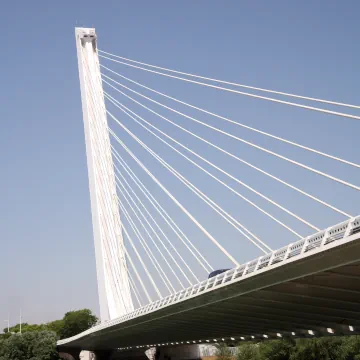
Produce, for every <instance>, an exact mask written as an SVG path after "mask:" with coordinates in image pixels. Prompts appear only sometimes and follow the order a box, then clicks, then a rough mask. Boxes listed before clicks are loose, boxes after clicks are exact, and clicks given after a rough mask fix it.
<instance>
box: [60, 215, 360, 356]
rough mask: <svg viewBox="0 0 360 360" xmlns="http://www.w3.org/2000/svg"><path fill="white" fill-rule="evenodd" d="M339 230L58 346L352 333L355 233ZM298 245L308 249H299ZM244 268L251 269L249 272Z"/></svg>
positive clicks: (359, 290)
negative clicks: (278, 258)
mask: <svg viewBox="0 0 360 360" xmlns="http://www.w3.org/2000/svg"><path fill="white" fill-rule="evenodd" d="M356 221H357V223H358V222H359V219H356ZM356 221H355V222H356ZM355 222H354V220H353V222H352V225H354V224H355ZM357 223H356V224H357ZM340 225H341V226H342V227H339V226H340ZM340 225H339V226H338V228H337V229H340V228H341V229H345V230H341V233H342V235H341V236H335V237H334V239H335V240H336V241H330V242H328V243H327V244H325V241H324V236H323V237H321V238H320V240H319V241H320V244H318V245H317V246H314V247H311V243H309V241H308V240H309V239H307V241H306V240H305V241H304V243H303V244H302V246H300V247H299V248H300V250H298V248H297V247H296V244H297V243H296V244H293V245H289V247H290V246H291V251H292V252H294V251H297V255H296V256H292V257H291V256H289V251H285V254H283V255H282V256H284V257H283V260H282V261H279V262H272V263H271V264H270V265H266V266H263V267H261V264H263V262H261V260H262V259H264V258H266V256H265V257H262V258H260V259H257V261H256V262H255V264H256V265H255V266H253V265H252V263H253V262H250V263H248V264H247V265H246V269H243V272H242V275H241V276H239V277H237V278H236V276H234V270H232V271H233V272H229V273H228V275H229V274H231V277H230V280H229V281H223V279H224V278H220V280H221V281H220V282H219V284H218V285H217V284H216V283H215V285H214V286H213V287H212V288H206V285H202V284H209V283H210V282H209V281H206V282H204V283H201V284H198V285H197V286H198V288H197V289H199V287H200V290H201V291H200V290H199V291H197V293H196V292H195V293H194V294H191V296H189V297H186V296H183V297H182V298H180V299H179V298H178V299H176V298H175V300H174V299H173V300H174V301H169V302H168V304H162V305H161V307H160V306H159V307H158V308H156V306H154V304H153V305H152V306H153V308H151V307H149V306H150V305H149V306H148V307H145V308H146V311H145V310H144V309H145V308H144V309H143V310H138V313H137V314H136V316H132V317H131V316H129V318H128V319H122V318H121V319H118V320H114V321H112V322H110V323H108V324H104V325H101V326H98V327H96V328H93V329H90V330H88V331H86V332H84V333H82V334H80V335H77V336H75V337H73V338H70V339H65V340H62V341H60V342H59V343H58V345H59V347H60V348H61V347H70V348H81V349H88V350H96V349H115V348H123V347H128V346H139V345H152V344H162V343H170V342H181V341H184V342H186V341H193V340H196V341H199V340H202V341H205V340H207V339H216V338H223V337H225V338H230V337H237V339H239V337H240V336H243V337H249V336H259V337H263V335H264V334H266V335H268V336H269V337H272V336H275V337H276V336H277V334H278V333H280V334H282V335H283V336H284V335H293V333H295V335H296V336H301V335H308V334H309V332H308V331H309V330H312V331H313V332H314V334H315V335H323V334H328V330H327V329H328V328H331V329H333V331H334V332H335V334H340V333H352V332H353V331H354V332H357V331H358V330H359V329H360V281H359V280H360V232H358V231H357V230H356V231H353V232H352V233H353V234H352V235H351V233H350V232H349V233H348V234H349V235H350V236H345V235H346V229H347V228H348V227H347V226H348V223H346V226H345V227H344V224H340ZM353 228H354V226H353ZM335 233H336V232H335ZM338 233H340V231H339V232H338ZM344 234H345V235H344ZM315 235H316V234H315ZM299 243H300V242H299ZM294 245H295V247H294ZM304 246H306V247H307V249H308V250H309V251H301V249H302V248H303V247H304ZM309 246H310V247H309ZM289 247H287V249H288V248H289ZM279 252H282V253H284V249H280V250H279V251H277V252H275V254H276V253H279ZM286 253H287V254H286ZM269 259H270V256H269V258H268V259H267V260H266V261H270V260H269ZM273 260H274V257H273V258H272V260H271V261H273ZM250 266H253V267H254V268H253V270H252V271H251V272H248V271H249V267H250ZM228 275H226V274H225V275H223V274H222V276H225V277H226V276H228ZM218 280H219V278H218V279H216V278H215V280H214V281H218ZM208 286H209V285H208ZM201 287H203V288H201ZM177 296H178V297H179V294H178V295H177ZM141 312H142V313H143V314H141Z"/></svg>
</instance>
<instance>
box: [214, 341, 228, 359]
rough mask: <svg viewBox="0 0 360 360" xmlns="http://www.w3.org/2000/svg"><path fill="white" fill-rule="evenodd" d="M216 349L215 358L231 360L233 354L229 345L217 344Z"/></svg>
mask: <svg viewBox="0 0 360 360" xmlns="http://www.w3.org/2000/svg"><path fill="white" fill-rule="evenodd" d="M215 347H216V352H215V356H216V358H217V359H218V360H231V358H232V353H231V350H230V349H229V347H228V346H227V344H225V343H220V344H215Z"/></svg>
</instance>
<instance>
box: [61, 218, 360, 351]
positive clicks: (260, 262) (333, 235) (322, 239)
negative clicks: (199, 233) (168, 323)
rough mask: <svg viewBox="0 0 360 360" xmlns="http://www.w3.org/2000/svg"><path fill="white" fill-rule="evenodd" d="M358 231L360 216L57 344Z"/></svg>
mask: <svg viewBox="0 0 360 360" xmlns="http://www.w3.org/2000/svg"><path fill="white" fill-rule="evenodd" d="M358 232H360V216H357V217H355V218H352V219H350V220H347V221H344V222H342V223H340V224H338V225H335V226H332V227H330V228H328V229H326V230H323V231H320V232H317V233H315V234H313V235H311V236H308V237H306V238H305V239H301V240H299V241H297V242H295V243H292V244H289V245H287V246H285V247H283V248H281V249H279V250H276V251H273V252H271V253H269V254H266V255H264V256H260V257H259V258H257V259H255V260H252V261H249V262H247V263H246V264H243V265H239V266H238V267H236V268H233V269H230V270H228V271H226V272H224V273H221V274H219V275H216V276H215V277H212V278H210V279H206V280H204V281H202V282H200V283H198V284H195V285H193V286H190V287H189V288H187V289H184V290H181V291H179V292H177V293H175V294H172V295H169V296H167V297H165V298H162V299H159V300H157V301H155V302H152V303H149V304H147V305H145V306H143V307H140V308H138V309H136V310H134V311H133V312H131V313H128V314H126V315H124V316H121V317H119V318H117V319H114V320H111V321H108V322H105V323H103V324H100V325H96V326H94V327H92V328H90V329H88V330H86V331H84V332H82V333H80V334H78V335H75V336H73V337H71V338H68V339H64V340H60V341H58V345H63V344H66V343H69V342H71V341H74V340H77V339H80V338H81V337H83V336H86V335H89V334H91V333H94V332H96V331H99V330H101V329H104V328H108V327H111V326H114V325H117V324H120V323H122V322H125V321H128V320H131V319H134V318H136V317H138V316H142V315H145V314H148V313H151V312H153V311H156V310H158V309H161V308H164V307H166V306H170V305H173V304H175V303H178V302H181V301H183V300H185V299H189V298H191V297H195V296H198V295H199V294H202V293H205V292H208V291H211V290H213V289H216V288H219V287H221V286H226V285H229V284H230V283H233V282H237V281H241V280H242V279H243V278H244V277H247V275H250V274H251V276H253V275H255V274H256V273H257V272H259V271H264V269H265V270H267V269H270V268H271V266H272V265H275V264H278V263H286V262H287V261H288V260H290V259H292V258H294V257H299V258H300V256H301V255H304V254H306V253H308V252H311V251H314V250H315V249H319V250H320V249H321V250H322V249H324V250H326V246H327V245H328V244H331V243H333V242H334V241H339V240H342V239H344V238H347V237H349V236H351V235H353V234H355V233H358Z"/></svg>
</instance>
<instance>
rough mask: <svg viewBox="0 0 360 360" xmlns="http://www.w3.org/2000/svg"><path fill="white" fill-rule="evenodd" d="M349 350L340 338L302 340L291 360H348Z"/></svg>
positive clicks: (298, 343)
mask: <svg viewBox="0 0 360 360" xmlns="http://www.w3.org/2000/svg"><path fill="white" fill-rule="evenodd" d="M347 355H348V350H347V348H346V346H344V343H343V339H342V338H340V337H324V338H319V339H308V340H305V339H302V340H299V341H298V342H297V346H296V348H295V351H294V352H293V353H292V355H291V357H290V360H346V358H347Z"/></svg>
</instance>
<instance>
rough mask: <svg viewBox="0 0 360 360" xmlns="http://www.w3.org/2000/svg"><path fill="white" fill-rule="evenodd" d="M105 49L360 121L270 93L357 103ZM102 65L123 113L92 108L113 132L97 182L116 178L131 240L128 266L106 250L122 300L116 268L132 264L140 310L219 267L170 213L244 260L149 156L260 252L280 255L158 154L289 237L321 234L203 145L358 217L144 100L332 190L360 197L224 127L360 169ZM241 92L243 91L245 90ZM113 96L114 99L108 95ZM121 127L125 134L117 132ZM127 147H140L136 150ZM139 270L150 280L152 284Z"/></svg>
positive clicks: (129, 63) (174, 73)
mask: <svg viewBox="0 0 360 360" xmlns="http://www.w3.org/2000/svg"><path fill="white" fill-rule="evenodd" d="M99 53H100V54H99V57H100V58H101V59H104V60H107V61H111V62H112V63H117V64H121V65H124V66H125V67H126V68H127V67H130V68H134V69H137V70H141V71H145V72H150V73H152V74H155V75H159V76H163V77H168V78H171V79H174V80H180V81H184V82H187V83H191V84H195V85H199V86H202V87H209V88H212V89H215V90H220V91H225V92H230V93H234V94H237V95H241V96H246V97H252V98H255V99H258V100H265V101H270V102H274V103H277V104H282V105H287V106H292V107H296V108H301V109H303V110H311V111H316V112H320V113H325V114H328V115H334V116H337V117H344V118H349V119H355V120H359V119H360V117H359V116H357V115H353V114H349V113H343V112H339V111H333V110H329V109H326V108H322V107H318V106H309V105H307V104H301V103H298V102H294V101H288V100H283V99H280V98H277V97H273V95H274V96H281V97H288V98H292V99H296V100H298V101H300V100H304V101H307V102H315V103H318V104H323V105H331V106H339V107H343V108H348V109H353V110H357V109H360V106H358V105H352V104H348V103H345V102H336V101H330V100H324V99H320V98H316V97H308V96H303V95H296V94H292V93H287V92H282V91H277V90H273V89H266V88H263V87H255V86H250V85H246V84H242V83H236V82H231V81H225V80H219V79H216V78H212V77H206V76H201V75H196V74H193V73H189V72H183V71H178V70H173V69H170V68H166V67H161V66H157V65H151V64H148V63H144V62H140V61H136V60H132V59H129V58H126V57H122V56H118V55H114V54H112V53H109V52H106V51H102V50H99ZM100 66H101V68H102V69H103V71H104V72H102V73H101V76H102V78H101V81H102V83H103V85H104V86H106V89H105V90H104V91H103V96H104V98H105V99H106V101H107V103H108V104H109V105H110V106H112V107H113V108H115V109H116V110H117V111H119V112H120V114H121V115H120V116H115V115H114V112H113V111H110V110H109V107H107V108H106V109H101V108H99V107H98V106H97V104H96V103H95V102H93V103H92V104H91V106H92V108H93V112H94V114H99V113H100V112H104V111H106V114H107V118H108V122H109V134H110V136H111V139H112V145H111V153H112V162H113V168H112V169H110V172H109V169H108V168H107V165H106V164H98V167H99V169H101V172H100V173H99V174H97V176H98V181H99V182H101V181H103V179H104V176H107V175H106V174H109V173H110V174H113V176H114V178H115V180H116V187H117V206H119V209H120V212H121V218H122V220H121V228H122V231H123V235H124V253H125V256H126V260H127V263H129V265H130V267H129V268H127V266H126V263H124V262H123V261H120V259H118V258H117V257H116V254H117V251H116V248H115V246H116V245H115V244H107V248H106V252H107V254H108V257H109V261H110V262H111V264H110V262H109V263H108V264H107V266H108V271H109V274H110V275H111V278H112V281H113V286H114V288H115V289H116V291H117V293H118V296H119V297H121V296H122V291H121V289H120V287H119V285H118V280H117V275H116V274H118V273H120V271H119V269H120V267H121V266H125V268H126V273H127V275H128V277H129V287H130V289H131V293H132V295H133V297H134V299H135V300H136V303H137V304H138V306H142V305H143V304H144V303H146V302H152V301H153V299H154V298H163V297H164V296H165V293H167V294H174V293H176V292H177V291H178V289H186V286H192V285H194V284H195V283H198V282H199V281H201V280H202V277H203V276H204V274H206V275H207V274H208V273H209V272H211V271H213V270H214V267H213V266H212V265H210V262H209V261H208V260H207V256H205V253H204V252H203V250H200V249H199V243H198V244H196V241H195V240H194V238H193V236H189V235H187V234H186V232H187V229H186V228H184V227H183V225H179V223H178V219H177V217H176V216H174V215H172V214H171V212H172V211H173V209H177V210H176V211H177V212H179V213H180V214H181V216H183V218H184V219H187V221H190V224H192V225H191V226H192V227H193V228H195V229H196V231H197V232H199V233H200V234H201V236H202V239H205V240H202V242H203V243H206V241H209V243H206V244H212V245H213V246H215V248H216V249H217V251H219V253H220V254H222V256H223V257H224V258H225V259H227V261H228V262H229V263H231V264H233V265H234V266H237V265H238V264H239V262H238V259H237V254H235V253H233V252H232V251H231V250H230V249H228V247H227V246H225V245H224V244H223V241H222V240H221V238H218V236H215V235H214V234H213V232H212V230H210V226H209V225H211V224H207V223H203V222H202V221H201V220H203V219H202V218H201V217H198V216H196V215H195V212H194V209H193V207H189V205H188V204H187V203H186V202H185V201H184V200H183V199H182V198H181V197H180V196H179V195H177V194H176V193H174V192H173V191H171V190H170V188H169V187H168V186H166V185H165V183H164V182H163V181H162V178H161V177H160V174H158V173H157V171H158V170H156V171H154V170H153V169H152V168H151V162H147V160H146V158H143V156H147V157H149V158H151V159H152V160H153V161H155V163H156V164H158V165H159V168H161V169H163V171H165V172H166V174H167V175H166V176H167V177H170V178H171V179H174V180H175V181H176V183H177V184H179V186H182V187H183V188H184V189H185V190H186V191H187V193H188V194H190V195H191V196H192V197H194V195H195V197H194V199H195V200H193V201H200V202H201V204H203V206H205V207H206V208H207V209H210V211H211V213H212V214H216V215H217V216H218V218H219V219H221V221H222V222H223V223H224V224H227V226H228V225H230V227H231V229H233V230H235V232H236V234H237V235H238V238H239V239H242V240H243V241H248V242H249V243H251V244H252V245H254V246H255V247H256V249H257V251H261V252H262V253H263V254H268V253H271V252H272V251H273V250H272V248H271V246H270V244H268V241H269V240H271V239H266V240H267V241H265V240H264V239H262V238H260V236H259V235H257V234H255V232H256V231H255V229H251V228H250V227H249V226H248V225H246V224H245V222H244V221H243V219H242V218H241V216H239V215H238V214H237V216H235V215H233V214H232V213H231V211H229V210H227V209H226V206H224V205H223V204H222V202H220V201H219V200H216V199H215V198H214V197H213V196H212V195H211V194H210V192H211V191H209V187H207V188H206V189H202V188H201V187H200V186H198V184H196V182H195V181H191V180H190V179H189V175H188V174H187V173H186V172H184V171H182V170H181V169H180V167H179V164H177V163H174V164H172V161H170V160H167V159H165V156H163V155H162V154H160V153H159V150H157V148H159V149H160V148H166V149H167V150H166V154H167V153H169V154H173V155H172V156H173V159H174V158H175V157H176V158H178V157H179V158H181V159H182V160H184V161H185V162H186V164H188V165H189V166H190V167H191V168H193V169H194V171H196V172H197V173H199V174H201V176H205V178H207V179H208V181H209V184H216V185H217V186H219V188H220V189H222V190H221V191H223V190H225V192H224V194H225V196H224V198H226V197H227V196H229V195H231V196H232V197H233V198H235V199H240V201H241V202H243V203H244V206H250V207H251V208H252V209H254V211H256V212H258V213H259V215H261V216H264V217H265V218H267V219H269V220H270V221H272V222H273V223H274V225H275V226H280V227H281V228H283V229H286V230H287V231H289V233H290V234H291V236H295V237H296V238H304V237H306V236H307V235H308V234H305V233H303V232H300V231H299V230H298V229H297V226H298V225H301V226H302V227H304V228H305V227H306V228H307V229H308V231H320V227H319V226H318V225H316V224H314V223H313V222H312V221H309V220H307V219H305V218H304V217H303V216H300V215H299V214H297V213H296V212H295V211H294V210H293V209H291V206H292V207H294V204H291V205H290V206H288V205H285V204H282V203H281V202H280V201H278V200H276V199H275V197H274V196H273V195H271V194H266V191H262V190H259V189H257V188H256V186H254V185H253V184H252V183H251V181H250V182H249V181H245V179H240V178H239V177H238V176H235V175H234V174H233V173H232V171H229V170H225V169H224V167H223V166H222V165H221V164H219V163H217V161H215V160H213V159H211V158H210V157H209V156H208V155H207V154H202V153H201V152H200V151H198V146H199V144H204V145H206V146H209V147H211V149H214V150H215V151H216V152H218V153H219V154H222V155H225V156H226V157H227V158H228V159H229V160H231V161H233V160H235V161H236V162H237V163H240V164H242V165H245V166H247V167H248V168H250V169H252V170H255V171H256V172H257V173H258V174H260V175H265V177H266V178H270V179H271V180H272V181H275V182H276V183H278V184H281V185H282V186H285V187H286V188H288V189H291V190H293V191H294V192H295V193H296V194H299V195H301V196H304V197H305V198H307V199H310V200H311V201H314V202H316V203H317V204H319V205H322V206H324V207H325V208H327V209H330V210H332V211H334V213H336V214H338V215H341V216H345V217H348V218H351V217H352V215H351V214H349V213H348V212H347V211H345V210H343V209H340V208H338V207H337V206H335V205H332V204H330V203H329V202H327V201H325V200H323V199H320V198H319V197H318V196H315V195H314V194H311V193H310V192H308V191H305V190H304V189H301V188H300V187H298V186H297V185H294V184H292V183H290V182H289V181H285V180H284V179H282V178H281V177H279V176H278V175H275V174H274V173H272V172H269V171H266V170H264V169H263V168H261V167H260V166H257V165H255V164H253V163H251V162H249V161H247V160H245V159H244V158H242V157H240V156H238V155H237V154H234V153H232V152H231V151H229V150H227V149H226V147H224V146H220V145H219V144H217V142H216V141H214V140H209V139H208V138H207V137H206V136H205V135H203V134H202V133H201V130H199V131H195V130H192V129H193V127H191V126H186V125H184V126H183V125H180V124H179V123H178V122H177V121H175V120H174V119H171V118H170V117H169V116H165V115H164V114H162V113H161V112H159V111H158V110H154V108H152V107H149V106H148V105H147V104H146V103H144V102H143V100H144V101H145V102H150V103H152V104H154V105H155V106H157V107H160V108H162V109H164V111H167V112H171V113H173V114H175V115H176V116H180V117H181V119H185V120H187V121H189V124H191V123H194V124H197V125H199V127H198V128H199V129H202V128H204V129H207V131H210V132H212V133H213V134H216V135H219V136H221V137H224V138H227V139H232V140H235V141H237V142H239V143H242V144H244V145H246V146H248V147H249V149H255V150H256V151H260V152H261V153H264V154H266V155H268V156H271V157H274V158H276V159H278V160H279V161H283V162H284V163H287V164H289V165H291V166H295V167H297V168H299V169H302V171H307V172H308V173H311V174H314V175H317V176H319V177H320V179H321V178H323V179H327V180H330V181H332V182H333V183H334V184H339V185H342V186H345V187H347V188H348V189H351V190H357V191H358V190H360V186H358V185H356V184H354V183H352V182H349V181H346V180H344V179H342V178H340V177H338V176H334V175H331V174H329V173H327V172H324V171H321V170H319V169H318V168H315V167H313V166H309V165H307V164H306V163H305V162H302V161H298V160H294V159H292V158H290V157H289V156H285V155H283V154H281V153H280V152H276V151H273V150H270V149H269V148H266V147H264V146H260V145H258V144H256V143H255V142H253V141H249V140H247V139H245V138H243V137H240V136H238V135H235V134H234V133H232V132H231V131H227V130H225V128H223V127H222V125H223V124H225V123H227V124H230V125H229V126H236V127H239V128H243V129H246V130H249V131H252V132H254V133H256V134H259V135H261V136H264V137H266V138H270V139H272V140H275V141H278V142H280V143H283V144H286V145H288V146H292V147H294V148H297V149H300V150H302V151H306V152H308V153H311V154H313V155H314V156H319V158H326V159H329V160H331V161H336V162H337V163H340V164H343V165H344V166H350V167H352V168H354V169H359V168H360V164H358V163H356V162H353V161H350V160H347V159H344V158H341V157H339V156H336V155H333V154H329V153H326V152H324V151H321V150H319V149H316V148H314V147H311V146H308V145H303V144H301V143H299V142H295V141H293V140H290V139H286V138H284V137H281V136H278V135H276V134H271V133H269V132H266V131H263V130H261V129H258V128H255V127H251V126H248V125H246V124H245V123H244V122H239V121H236V120H234V119H231V118H228V117H226V116H223V115H220V114H218V113H215V112H212V111H209V110H206V109H204V108H201V107H199V106H196V105H194V104H191V103H188V102H185V101H183V100H180V99H178V98H177V97H174V96H171V95H169V94H167V93H165V92H161V91H159V90H156V89H155V88H154V87H150V86H147V85H144V84H143V83H141V82H138V81H135V80H133V79H131V78H129V77H127V76H125V75H124V74H122V73H121V72H118V71H115V70H113V69H111V68H109V67H108V66H105V65H104V64H100ZM111 74H112V75H115V76H116V77H118V78H120V79H122V80H124V81H126V82H127V83H130V84H132V85H133V86H136V87H137V88H139V89H142V90H145V91H147V92H148V93H152V94H154V95H156V96H159V97H162V98H164V99H166V100H167V101H169V102H170V103H174V104H176V105H177V106H181V107H185V108H187V109H189V110H192V111H196V112H200V113H202V114H205V115H207V116H211V117H213V118H215V119H217V123H216V125H210V124H209V123H207V122H206V121H202V120H200V119H199V118H197V117H196V116H194V115H190V114H189V113H186V112H184V111H182V110H179V109H177V108H175V107H173V106H172V105H169V104H168V103H166V104H165V103H163V102H161V101H158V100H155V99H154V98H153V97H152V96H150V95H145V94H144V93H143V92H142V91H141V90H139V91H137V90H135V89H134V88H133V86H132V87H130V86H127V85H125V83H123V82H122V81H118V80H115V79H114V78H113V77H112V76H110V75H111ZM239 89H246V91H242V90H239ZM249 90H252V91H256V92H257V93H251V92H248V91H249ZM91 91H94V88H93V87H92V88H90V89H89V92H90V93H89V95H90V96H89V97H90V98H91V96H92V94H91ZM110 91H112V92H114V93H110ZM259 93H265V94H271V96H264V95H260V94H259ZM114 94H119V95H120V96H121V97H122V99H123V100H126V101H127V102H131V104H133V106H134V108H132V107H129V106H128V105H127V104H125V102H124V101H119V100H118V99H117V98H116V97H115V95H114ZM130 94H131V95H130ZM135 107H137V108H138V109H141V110H142V114H141V115H140V113H139V111H136V110H135ZM143 114H147V115H143ZM147 116H151V117H152V118H156V119H157V120H159V121H160V123H161V124H163V125H164V126H159V125H157V124H155V123H154V121H152V120H151V119H150V118H148V117H147ZM128 121H130V122H131V129H130V127H129V126H128V125H127V122H128ZM125 124H126V125H125ZM93 126H94V129H93V130H94V132H95V134H96V133H97V129H96V122H94V125H93ZM169 127H170V128H171V129H173V130H176V131H177V133H179V134H180V133H181V134H186V136H188V137H189V139H192V140H193V141H195V142H196V143H197V147H196V148H195V147H192V146H191V144H190V143H184V142H183V141H181V140H180V139H178V137H177V136H173V135H170V132H169V130H168V129H169ZM133 129H134V130H133ZM135 129H137V130H135ZM166 129H167V130H166ZM119 130H120V133H121V136H120V135H119ZM140 134H142V135H140ZM144 134H146V139H149V140H148V141H147V140H145V139H144V138H143V136H145V135H144ZM215 138H216V137H215ZM94 141H95V144H96V146H98V148H99V150H100V151H105V150H108V149H105V148H104V143H103V142H102V141H101V139H97V138H95V139H94ZM130 143H131V144H134V145H132V146H130ZM155 143H156V144H161V146H158V145H157V146H156V147H155V146H153V145H151V144H155ZM118 148H119V149H121V151H119V150H118ZM135 148H136V149H140V150H141V154H142V155H141V156H140V155H139V154H136V151H135V150H134V149H135ZM155 148H156V150H155ZM144 154H145V155H144ZM174 156H175V157H174ZM139 172H141V174H143V175H145V178H146V181H144V180H145V179H142V177H140V176H139V175H137V173H139ZM149 181H150V183H151V184H152V185H150V186H148V185H145V183H146V182H149ZM154 186H155V188H156V189H157V191H159V190H160V192H161V193H162V194H163V196H165V198H166V199H167V200H166V201H169V202H170V203H172V204H173V205H172V206H174V208H173V209H172V210H168V209H166V208H165V206H164V205H162V204H161V201H160V199H158V198H157V196H155V193H154V191H153V187H154ZM211 186H212V185H211ZM239 187H240V189H241V190H240V189H239ZM243 190H244V191H246V192H248V193H249V194H251V195H252V196H254V199H251V198H250V197H249V196H248V195H246V194H245V193H244V192H243ZM260 200H261V201H262V202H263V203H265V204H267V205H266V206H267V207H268V208H265V205H262V203H260ZM194 203H195V202H194ZM104 206H109V207H110V206H112V204H105V203H104ZM271 209H276V211H277V212H276V214H274V213H273V211H272V210H271ZM283 215H286V216H287V217H288V218H289V219H291V220H292V224H291V225H289V224H287V222H286V221H284V220H282V216H283ZM175 219H176V220H175ZM102 221H103V226H104V227H109V228H110V227H111V224H110V223H109V220H108V219H102ZM183 221H184V220H181V222H183ZM296 224H298V225H296ZM134 255H135V258H134ZM189 259H191V261H189ZM124 264H125V265H124ZM193 264H196V267H197V268H199V269H200V271H201V272H202V273H201V274H200V273H199V272H198V271H197V270H195V267H194V265H193ZM142 274H145V276H146V277H145V278H146V281H145V278H144V277H143V276H142ZM138 285H140V286H138ZM144 297H145V299H144ZM124 304H125V302H124Z"/></svg>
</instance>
